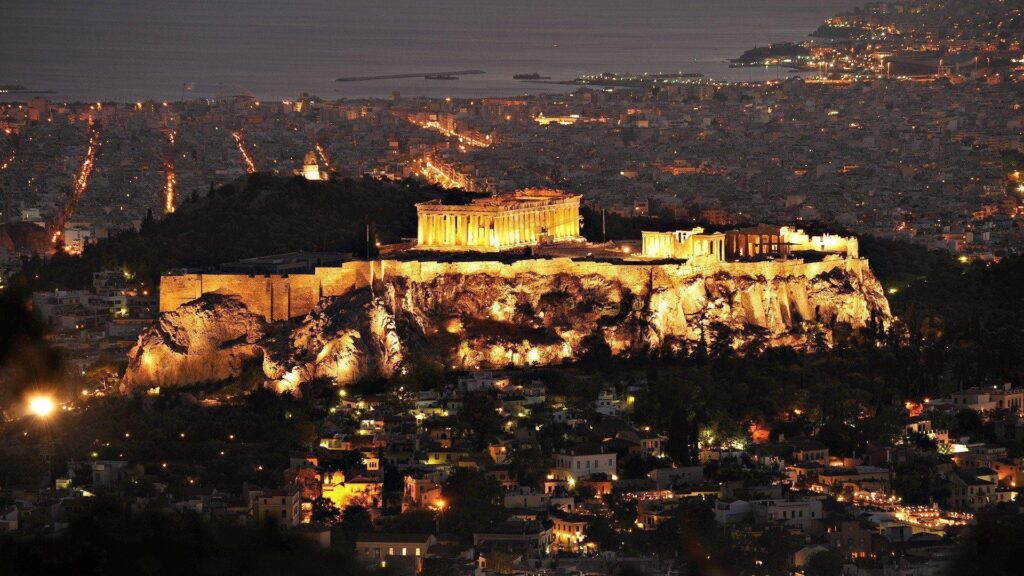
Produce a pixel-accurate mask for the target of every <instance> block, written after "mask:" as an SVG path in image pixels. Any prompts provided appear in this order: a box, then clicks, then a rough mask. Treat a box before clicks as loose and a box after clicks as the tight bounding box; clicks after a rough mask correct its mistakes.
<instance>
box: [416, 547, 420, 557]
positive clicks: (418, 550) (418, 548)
mask: <svg viewBox="0 0 1024 576" xmlns="http://www.w3.org/2000/svg"><path fill="white" fill-rule="evenodd" d="M416 555H417V556H419V555H420V547H419V546H417V547H416Z"/></svg>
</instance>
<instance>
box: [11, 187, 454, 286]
mask: <svg viewBox="0 0 1024 576" xmlns="http://www.w3.org/2000/svg"><path fill="white" fill-rule="evenodd" d="M451 194H452V193H451V192H446V191H441V190H439V189H437V188H434V187H431V186H424V185H422V184H419V183H414V182H411V181H403V182H388V181H383V180H375V179H372V178H362V179H358V180H355V179H343V180H338V181H331V182H309V181H307V180H304V179H302V178H280V177H275V176H268V175H261V174H255V175H252V176H249V177H247V178H243V179H240V180H238V181H236V182H235V183H233V184H229V185H226V186H223V187H220V188H217V189H211V190H210V191H209V193H207V194H206V195H205V196H202V197H199V196H193V197H192V198H190V199H189V200H187V201H186V202H185V203H184V204H183V205H182V206H180V207H179V209H178V211H177V212H175V213H174V214H169V215H167V216H166V217H164V218H161V219H155V218H152V217H147V218H146V220H144V221H143V223H142V226H141V227H140V229H139V230H137V231H135V230H130V231H125V232H120V233H118V234H115V235H113V236H111V237H109V238H106V239H102V240H100V241H99V242H98V243H96V244H95V245H91V246H87V247H86V249H85V251H84V253H83V254H82V255H81V256H80V257H76V256H68V255H65V254H58V255H56V256H54V257H53V258H50V259H42V258H33V259H32V260H31V261H29V262H28V263H27V265H26V266H25V277H26V278H30V279H31V280H32V281H31V282H30V285H31V286H32V288H34V289H49V288H53V287H61V288H76V287H84V286H87V285H88V284H89V283H90V282H91V281H92V273H93V272H95V271H98V270H103V269H124V270H125V271H126V272H128V273H130V274H132V275H134V276H135V277H136V278H137V279H138V280H140V281H141V282H146V283H149V284H150V285H155V284H156V283H157V282H159V278H160V275H161V274H163V273H165V272H167V271H169V270H172V269H176V268H185V267H189V268H210V267H214V266H217V265H219V264H222V263H224V262H230V261H233V260H238V259H241V258H249V257H254V256H265V255H267V254H273V253H279V252H289V251H297V250H306V251H337V252H353V253H355V254H358V255H364V254H366V253H367V248H368V246H367V226H369V227H370V245H369V249H370V252H371V253H374V252H375V250H374V248H375V244H376V242H378V241H379V242H382V243H389V242H396V241H398V240H400V239H401V238H402V237H406V236H409V235H415V233H416V208H415V206H414V204H415V203H416V202H422V201H425V200H429V199H432V198H439V197H444V196H449V195H451Z"/></svg>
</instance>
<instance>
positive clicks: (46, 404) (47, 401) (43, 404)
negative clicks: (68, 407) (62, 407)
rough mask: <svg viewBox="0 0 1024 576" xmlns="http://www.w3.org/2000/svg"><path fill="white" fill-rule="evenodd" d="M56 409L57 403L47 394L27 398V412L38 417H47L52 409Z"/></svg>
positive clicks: (51, 412)
mask: <svg viewBox="0 0 1024 576" xmlns="http://www.w3.org/2000/svg"><path fill="white" fill-rule="evenodd" d="M56 409H57V404H56V403H54V401H53V398H51V397H49V396H43V395H39V396H33V397H31V398H29V399H28V410H29V412H31V413H32V414H34V415H36V416H38V417H40V418H46V417H48V416H49V415H50V414H53V411H54V410H56Z"/></svg>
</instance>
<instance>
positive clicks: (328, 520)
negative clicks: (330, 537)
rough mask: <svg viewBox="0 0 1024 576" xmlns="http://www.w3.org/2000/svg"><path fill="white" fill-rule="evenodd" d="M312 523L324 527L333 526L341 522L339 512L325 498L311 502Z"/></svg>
mask: <svg viewBox="0 0 1024 576" xmlns="http://www.w3.org/2000/svg"><path fill="white" fill-rule="evenodd" d="M312 520H313V522H315V523H317V524H323V525H324V526H334V525H335V524H337V523H338V522H340V521H341V510H338V507H337V506H335V505H334V502H332V501H331V500H329V499H327V498H317V499H316V500H313V515H312Z"/></svg>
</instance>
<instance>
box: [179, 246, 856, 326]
mask: <svg viewBox="0 0 1024 576" xmlns="http://www.w3.org/2000/svg"><path fill="white" fill-rule="evenodd" d="M835 269H842V270H844V271H846V272H849V273H851V274H853V275H854V276H856V277H858V278H860V279H862V277H863V274H864V271H865V270H869V267H868V262H867V260H866V259H863V258H843V257H841V256H829V257H827V258H825V259H824V260H821V261H818V262H805V261H803V260H800V259H791V260H772V261H764V262H706V263H703V264H700V263H690V262H684V263H679V262H670V263H647V262H621V263H616V262H591V261H579V260H572V259H570V258H550V259H530V260H517V261H515V262H512V263H504V262H497V261H477V262H436V261H399V260H375V261H369V262H346V263H345V264H343V265H342V266H339V267H332V268H317V269H316V272H315V273H313V274H288V275H272V274H267V275H263V274H256V275H247V274H180V275H167V276H164V277H162V278H161V279H160V312H172V311H174V310H176V309H178V307H179V306H181V305H182V304H185V303H188V302H191V301H193V300H195V299H197V298H199V297H200V296H203V295H204V294H219V295H224V296H236V297H238V298H239V299H240V300H241V301H242V302H243V303H244V304H245V305H246V307H248V309H249V310H250V311H252V312H253V313H255V314H258V315H260V316H262V317H263V318H264V319H265V320H267V321H270V322H274V321H279V320H288V319H295V318H303V317H305V316H306V315H307V314H308V313H309V312H310V311H311V310H313V308H314V307H315V306H316V305H317V303H318V302H320V300H321V299H322V298H323V297H325V296H343V295H345V294H348V293H350V292H352V291H353V290H356V289H358V288H365V287H368V286H369V285H370V284H371V282H372V281H377V282H379V281H381V280H382V279H387V278H394V277H403V278H406V279H408V280H410V281H412V282H417V283H429V282H431V281H432V280H434V279H435V278H437V277H439V276H451V275H469V274H486V275H488V276H493V277H496V278H515V277H516V276H518V275H522V274H537V275H542V276H546V275H554V274H570V275H573V276H577V277H583V276H590V275H597V276H603V277H605V278H607V279H609V280H617V281H619V282H622V283H623V284H625V285H630V286H639V285H649V286H651V287H652V288H654V289H657V288H666V289H667V288H671V287H674V286H678V285H680V283H681V281H682V280H684V279H687V278H695V277H713V276H714V275H716V274H720V273H726V274H729V275H730V276H748V277H751V278H763V279H764V280H767V281H771V280H773V279H775V278H777V277H785V278H793V277H805V278H813V277H815V276H818V275H820V274H822V273H825V272H829V271H832V270H835Z"/></svg>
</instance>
